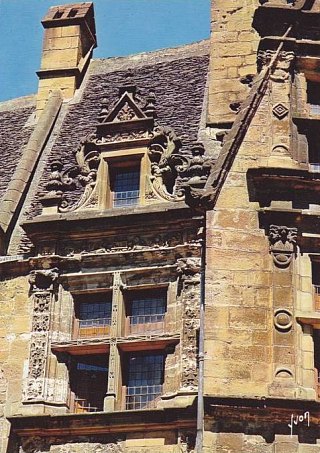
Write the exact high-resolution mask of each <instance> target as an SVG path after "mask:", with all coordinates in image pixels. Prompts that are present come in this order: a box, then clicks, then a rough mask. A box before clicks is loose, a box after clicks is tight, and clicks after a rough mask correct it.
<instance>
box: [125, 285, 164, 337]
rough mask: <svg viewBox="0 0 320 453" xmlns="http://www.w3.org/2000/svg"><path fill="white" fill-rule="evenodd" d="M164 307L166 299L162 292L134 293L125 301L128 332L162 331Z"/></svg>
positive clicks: (157, 290) (156, 290)
mask: <svg viewBox="0 0 320 453" xmlns="http://www.w3.org/2000/svg"><path fill="white" fill-rule="evenodd" d="M166 305H167V297H166V294H165V292H164V291H162V290H159V289H154V290H153V291H138V292H134V293H133V294H132V295H131V296H129V297H128V300H127V314H128V326H129V327H128V329H129V332H130V333H143V332H149V333H150V332H159V331H164V318H165V314H166V308H167V306H166Z"/></svg>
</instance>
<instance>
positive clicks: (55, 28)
mask: <svg viewBox="0 0 320 453" xmlns="http://www.w3.org/2000/svg"><path fill="white" fill-rule="evenodd" d="M42 25H43V27H44V29H45V32H44V41H43V51H42V58H41V68H40V70H39V71H37V74H38V77H39V88H38V95H37V116H39V115H40V114H41V112H42V110H43V109H44V106H45V104H46V102H47V100H48V97H49V95H50V93H51V92H52V91H54V90H57V89H60V90H61V92H62V96H63V99H69V98H72V96H73V95H74V92H75V90H76V89H77V88H78V87H79V86H80V84H81V81H82V79H83V77H84V74H85V72H86V70H87V67H88V65H89V62H90V59H91V57H92V51H93V49H94V48H95V47H96V46H97V40H96V29H95V21H94V10H93V3H75V4H72V5H63V6H54V7H52V8H50V9H49V11H48V13H47V14H46V16H45V17H44V19H43V20H42Z"/></svg>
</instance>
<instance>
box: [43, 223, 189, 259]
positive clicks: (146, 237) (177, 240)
mask: <svg viewBox="0 0 320 453" xmlns="http://www.w3.org/2000/svg"><path fill="white" fill-rule="evenodd" d="M195 234H196V232H195V231H194V230H188V229H185V231H184V232H183V233H182V232H181V231H172V232H166V233H159V234H143V235H142V234H141V235H140V234H139V235H125V236H123V235H118V236H117V237H114V236H111V237H109V238H105V239H104V238H99V239H91V240H87V241H83V240H81V241H70V240H68V241H67V240H66V241H59V244H58V254H64V255H69V256H73V255H75V254H81V255H87V254H114V253H121V252H124V251H143V250H148V249H150V248H152V249H157V248H169V247H175V246H177V245H179V244H183V243H184V241H188V242H191V243H194V237H195ZM41 252H42V250H41Z"/></svg>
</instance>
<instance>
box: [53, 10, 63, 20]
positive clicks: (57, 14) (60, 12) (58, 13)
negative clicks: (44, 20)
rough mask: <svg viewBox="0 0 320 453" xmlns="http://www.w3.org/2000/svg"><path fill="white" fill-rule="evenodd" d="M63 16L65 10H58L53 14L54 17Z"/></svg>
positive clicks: (59, 17)
mask: <svg viewBox="0 0 320 453" xmlns="http://www.w3.org/2000/svg"><path fill="white" fill-rule="evenodd" d="M62 16H63V11H57V12H56V13H55V15H54V16H53V18H54V19H61V17H62Z"/></svg>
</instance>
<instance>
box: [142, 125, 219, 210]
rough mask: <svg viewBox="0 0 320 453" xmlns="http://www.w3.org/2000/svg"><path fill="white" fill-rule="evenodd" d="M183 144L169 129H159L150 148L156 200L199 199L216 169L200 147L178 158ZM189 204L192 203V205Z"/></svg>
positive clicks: (151, 179)
mask: <svg viewBox="0 0 320 453" xmlns="http://www.w3.org/2000/svg"><path fill="white" fill-rule="evenodd" d="M180 147H181V141H180V140H179V139H178V138H177V137H176V135H175V133H174V131H173V130H172V129H170V128H160V127H159V128H157V129H156V131H155V135H154V137H153V139H152V140H151V141H150V144H149V152H148V154H149V158H150V161H151V177H150V182H151V187H152V190H153V193H154V194H155V195H156V197H157V198H160V199H163V200H167V201H182V200H186V201H187V202H188V201H191V202H192V200H193V199H198V198H200V196H201V194H202V189H203V188H204V186H205V183H206V181H207V179H208V176H209V173H210V170H211V168H212V166H213V160H212V158H210V157H208V156H204V151H205V150H204V147H203V145H202V144H201V143H196V144H194V145H193V146H192V148H191V152H190V153H189V154H184V155H182V154H179V153H178V152H179V149H180ZM189 204H190V203H189Z"/></svg>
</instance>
